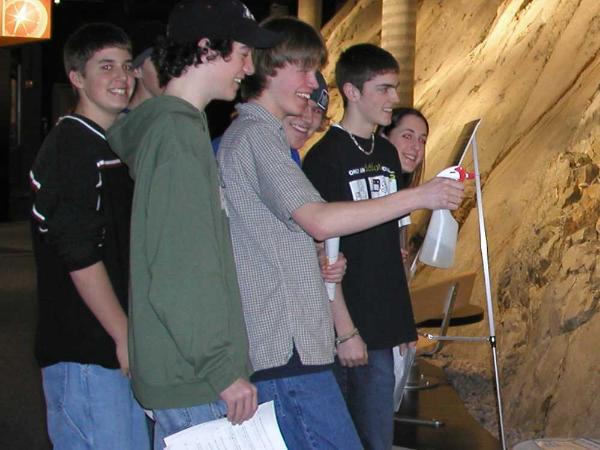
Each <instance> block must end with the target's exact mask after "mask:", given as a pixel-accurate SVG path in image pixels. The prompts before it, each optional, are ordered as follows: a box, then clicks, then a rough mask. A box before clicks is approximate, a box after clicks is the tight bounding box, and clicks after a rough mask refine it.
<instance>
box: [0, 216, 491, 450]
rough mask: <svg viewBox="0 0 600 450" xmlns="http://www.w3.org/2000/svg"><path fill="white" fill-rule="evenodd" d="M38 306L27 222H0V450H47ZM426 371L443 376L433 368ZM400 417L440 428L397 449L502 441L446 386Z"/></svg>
mask: <svg viewBox="0 0 600 450" xmlns="http://www.w3.org/2000/svg"><path fill="white" fill-rule="evenodd" d="M36 315H37V304H36V298H35V267H34V261H33V254H32V250H31V240H30V236H29V225H28V223H27V222H14V223H0V386H2V388H0V449H11V450H48V449H50V448H51V445H50V443H49V441H48V438H47V435H46V427H45V407H44V399H43V394H42V390H41V384H40V371H39V369H38V367H37V365H36V363H35V361H34V358H33V340H34V333H35V324H36V320H37V318H36ZM424 370H425V371H426V372H432V371H433V373H434V374H435V375H436V376H440V377H443V373H441V371H440V370H439V369H437V368H435V367H433V366H428V365H424ZM400 414H401V415H405V416H409V417H412V418H431V417H435V418H436V419H439V420H442V421H443V422H444V423H445V425H444V426H442V427H439V428H433V427H427V426H416V425H409V424H405V423H397V424H396V429H395V442H394V443H395V445H396V447H395V449H417V450H496V449H498V448H499V444H498V440H497V439H495V438H494V437H493V436H491V435H490V434H489V433H488V432H487V431H485V430H484V429H483V428H482V427H481V426H479V424H478V423H477V422H476V421H475V420H474V419H473V418H472V417H471V416H470V415H469V414H468V412H467V411H466V409H465V407H464V405H463V404H462V402H461V401H460V398H459V397H458V395H457V394H456V392H455V391H454V389H452V387H451V386H449V385H448V384H443V385H441V386H440V387H437V388H434V389H429V390H425V391H418V392H416V391H412V392H409V393H407V394H406V395H405V397H404V401H403V404H402V408H401V412H400Z"/></svg>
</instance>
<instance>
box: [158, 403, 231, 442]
mask: <svg viewBox="0 0 600 450" xmlns="http://www.w3.org/2000/svg"><path fill="white" fill-rule="evenodd" d="M153 412H154V420H155V423H154V450H162V449H164V448H165V443H164V438H165V437H167V436H170V435H171V434H173V433H177V432H178V431H181V430H184V429H186V428H189V427H191V426H194V425H199V424H201V423H204V422H209V421H211V420H215V419H221V418H223V417H225V416H226V415H227V406H226V405H225V402H224V401H223V400H217V401H215V402H212V403H206V404H203V405H198V406H192V407H190V408H176V409H155V410H154V411H153Z"/></svg>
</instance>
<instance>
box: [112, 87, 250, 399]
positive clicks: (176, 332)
mask: <svg viewBox="0 0 600 450" xmlns="http://www.w3.org/2000/svg"><path fill="white" fill-rule="evenodd" d="M108 141H109V143H110V146H111V148H112V149H113V150H114V151H115V153H117V154H118V155H119V156H120V157H121V159H122V160H123V161H124V162H125V163H126V164H127V165H128V166H129V170H130V173H131V176H132V177H133V179H134V180H135V193H134V199H133V211H132V218H131V256H130V259H131V269H130V272H131V292H130V301H129V361H130V369H131V375H132V385H133V389H134V392H135V395H136V397H137V398H138V400H139V401H140V403H141V404H142V405H143V406H144V407H145V408H151V409H167V408H186V407H191V406H196V405H200V404H205V403H208V402H212V401H215V400H217V399H218V398H219V393H220V392H222V391H223V390H224V389H226V388H227V387H228V386H229V385H230V384H231V383H233V382H234V381H235V380H236V379H238V378H240V377H243V378H247V377H248V375H249V373H250V369H249V368H250V365H249V360H248V342H247V337H246V328H245V325H244V320H243V315H242V307H241V300H240V294H239V288H238V283H237V277H236V272H235V263H234V259H233V250H232V246H231V238H230V235H229V223H228V219H227V216H226V212H225V211H224V209H223V207H222V203H221V197H220V182H219V177H218V175H217V166H216V163H215V160H214V157H213V152H212V148H211V145H210V141H209V135H208V126H207V123H206V116H205V114H204V113H203V112H201V111H199V110H198V109H197V108H196V107H194V106H193V105H191V104H190V103H188V102H186V101H185V100H182V99H180V98H178V97H172V96H166V95H165V96H160V97H157V98H154V99H151V100H147V101H146V102H144V103H143V104H142V105H140V106H139V107H138V108H136V109H135V110H134V111H132V112H130V113H129V114H127V116H126V117H125V118H123V119H121V120H119V121H117V123H116V124H115V125H114V126H113V127H112V128H110V130H109V131H108Z"/></svg>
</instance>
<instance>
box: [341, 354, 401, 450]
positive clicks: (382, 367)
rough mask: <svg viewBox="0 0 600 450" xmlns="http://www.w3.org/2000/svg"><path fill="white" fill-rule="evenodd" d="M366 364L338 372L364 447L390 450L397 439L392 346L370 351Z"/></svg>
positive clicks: (373, 449) (366, 449)
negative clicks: (395, 431)
mask: <svg viewBox="0 0 600 450" xmlns="http://www.w3.org/2000/svg"><path fill="white" fill-rule="evenodd" d="M368 354H369V363H368V364H367V365H366V366H358V367H342V366H341V365H340V364H339V361H336V364H335V375H336V378H337V380H338V383H339V385H340V388H341V390H342V393H343V395H344V398H345V399H346V403H347V405H348V410H349V411H350V415H351V416H352V420H353V421H354V425H355V426H356V431H358V435H359V436H360V440H361V442H362V444H363V445H364V447H365V450H390V449H391V448H392V445H393V441H394V383H395V378H394V358H393V354H392V349H391V348H390V349H385V350H369V351H368Z"/></svg>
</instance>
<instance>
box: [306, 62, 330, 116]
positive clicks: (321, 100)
mask: <svg viewBox="0 0 600 450" xmlns="http://www.w3.org/2000/svg"><path fill="white" fill-rule="evenodd" d="M315 76H316V78H317V82H318V83H319V87H318V88H316V89H315V90H314V91H312V93H311V94H310V99H311V100H312V101H313V102H315V103H316V104H317V106H318V107H319V108H321V109H322V110H323V111H325V112H327V107H328V106H329V91H328V90H327V82H326V81H325V77H324V76H323V74H322V73H321V72H319V71H318V70H317V72H316V73H315Z"/></svg>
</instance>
